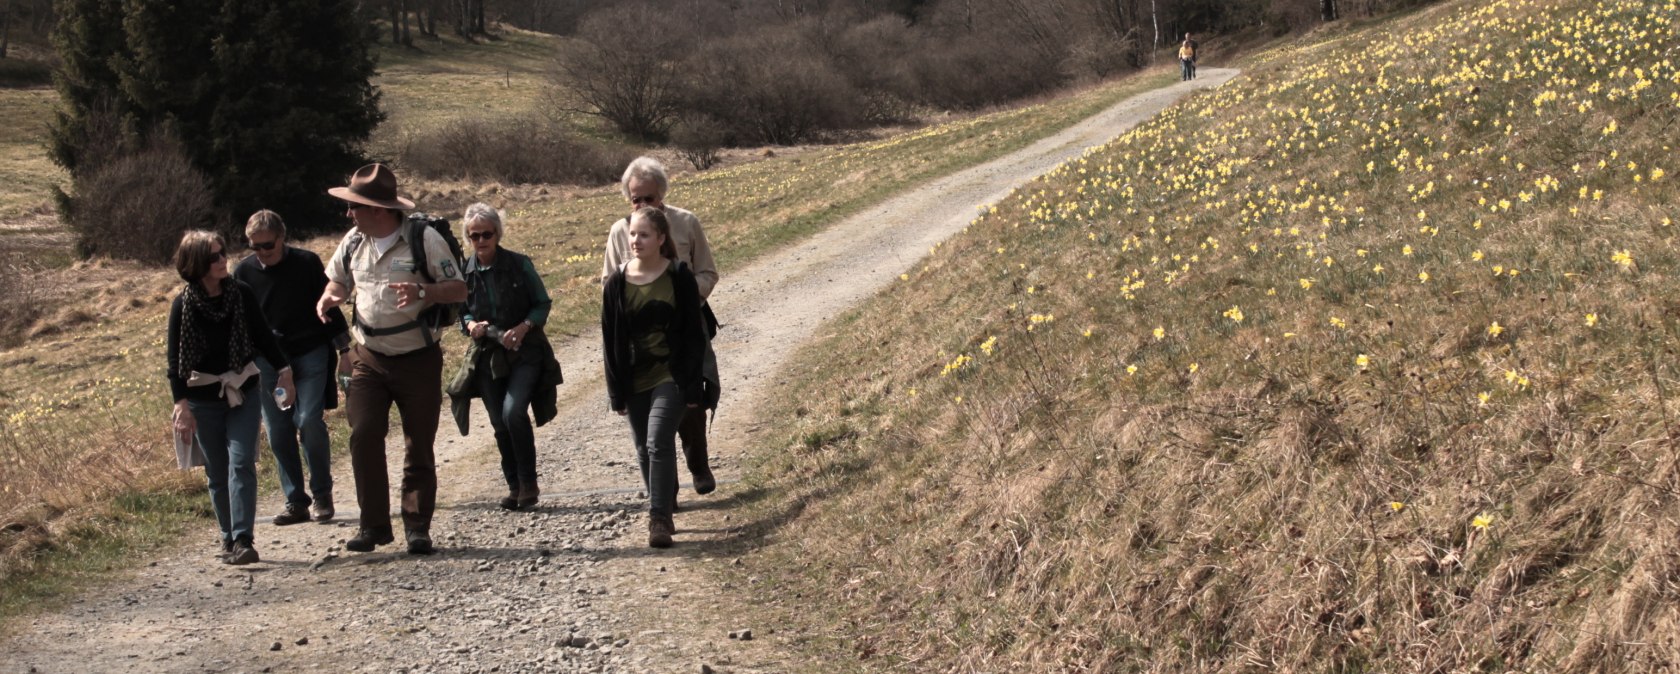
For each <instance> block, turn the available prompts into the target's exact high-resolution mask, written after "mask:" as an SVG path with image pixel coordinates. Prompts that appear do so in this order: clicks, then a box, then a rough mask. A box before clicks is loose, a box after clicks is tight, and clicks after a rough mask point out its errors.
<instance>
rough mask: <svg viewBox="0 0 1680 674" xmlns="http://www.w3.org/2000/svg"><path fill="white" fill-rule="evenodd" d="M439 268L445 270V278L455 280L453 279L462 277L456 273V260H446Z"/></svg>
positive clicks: (439, 264)
mask: <svg viewBox="0 0 1680 674" xmlns="http://www.w3.org/2000/svg"><path fill="white" fill-rule="evenodd" d="M438 266H439V267H441V268H442V269H443V278H445V279H453V278H458V277H460V274H456V273H455V261H454V260H444V261H442V262H440V263H438Z"/></svg>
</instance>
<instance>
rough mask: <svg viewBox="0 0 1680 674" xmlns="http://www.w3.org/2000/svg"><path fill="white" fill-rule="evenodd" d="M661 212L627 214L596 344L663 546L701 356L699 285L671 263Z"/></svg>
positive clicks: (696, 396)
mask: <svg viewBox="0 0 1680 674" xmlns="http://www.w3.org/2000/svg"><path fill="white" fill-rule="evenodd" d="M670 232H671V225H670V222H669V221H668V220H667V219H666V217H665V212H664V211H663V210H660V209H659V208H656V207H652V206H644V207H642V208H640V209H637V210H636V212H635V213H634V214H632V215H631V216H630V227H629V231H628V232H627V236H628V238H629V240H630V255H631V258H630V260H629V261H628V262H626V263H625V264H624V267H623V268H622V269H621V270H617V271H614V272H613V274H612V275H611V276H609V277H608V278H607V282H606V284H605V286H604V287H603V288H602V291H601V343H602V348H601V352H602V356H603V358H604V359H605V361H606V370H607V398H608V404H609V405H610V406H611V407H612V410H613V411H614V412H617V413H619V414H621V415H625V416H627V417H629V420H630V435H631V437H632V438H633V439H634V440H635V443H636V462H637V464H638V465H639V466H640V467H641V470H642V484H643V486H644V487H645V488H646V489H647V495H648V546H650V547H655V548H667V547H670V546H671V537H672V535H674V534H675V533H676V525H675V523H674V522H673V521H672V518H671V514H672V512H673V506H674V505H675V499H676V493H677V468H676V466H675V465H674V464H675V463H676V447H675V444H676V437H675V436H676V433H677V426H678V425H679V424H681V423H682V422H683V419H684V418H685V416H693V415H697V414H699V413H700V412H701V411H702V410H701V409H700V407H701V405H702V403H703V402H704V396H705V393H704V390H703V384H702V368H703V365H704V363H703V361H704V358H705V351H706V333H705V329H706V327H705V325H703V324H702V322H701V321H702V319H701V314H700V305H701V300H700V289H699V282H698V281H697V280H696V277H695V275H694V273H693V272H691V271H689V269H688V263H686V262H682V261H681V260H678V259H677V251H676V247H675V246H674V245H673V244H672V242H671V235H670Z"/></svg>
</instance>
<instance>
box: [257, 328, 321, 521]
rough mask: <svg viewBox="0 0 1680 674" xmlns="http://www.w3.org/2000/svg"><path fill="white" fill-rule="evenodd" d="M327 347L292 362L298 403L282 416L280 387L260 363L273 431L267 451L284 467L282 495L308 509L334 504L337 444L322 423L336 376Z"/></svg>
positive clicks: (274, 374)
mask: <svg viewBox="0 0 1680 674" xmlns="http://www.w3.org/2000/svg"><path fill="white" fill-rule="evenodd" d="M329 348H332V347H329V346H327V345H326V344H322V345H321V346H319V347H316V348H315V350H313V351H310V352H308V353H305V354H302V355H298V356H293V357H292V358H291V361H292V383H293V384H294V385H295V386H296V388H297V400H295V401H293V404H292V409H290V410H282V409H280V407H279V406H278V405H276V404H275V403H274V387H275V385H276V384H278V383H279V381H280V375H279V373H277V372H275V371H274V368H273V366H271V365H269V362H268V360H267V359H264V358H260V357H259V358H257V369H258V370H259V371H261V373H262V393H261V395H259V396H257V397H258V398H260V399H262V417H263V426H264V427H265V428H267V430H268V448H269V449H270V450H273V451H274V463H275V465H277V466H279V467H280V491H281V492H282V493H284V494H285V495H286V503H288V504H291V505H295V506H299V507H304V508H307V507H309V504H311V503H313V502H314V499H311V498H310V496H309V492H314V494H315V497H316V498H329V499H330V498H332V491H333V480H332V440H331V439H330V438H329V437H328V436H327V420H326V419H325V418H323V417H322V408H323V407H324V406H325V405H326V397H327V387H328V386H331V385H332V377H333V373H332V372H329V371H328V367H329V365H330V363H329V361H330V360H331V358H330V356H331V354H329V353H328V352H327V349H329ZM300 436H301V437H302V439H303V458H304V459H305V460H307V461H308V462H309V491H308V492H306V491H304V490H303V462H302V461H299V460H298V438H299V437H300Z"/></svg>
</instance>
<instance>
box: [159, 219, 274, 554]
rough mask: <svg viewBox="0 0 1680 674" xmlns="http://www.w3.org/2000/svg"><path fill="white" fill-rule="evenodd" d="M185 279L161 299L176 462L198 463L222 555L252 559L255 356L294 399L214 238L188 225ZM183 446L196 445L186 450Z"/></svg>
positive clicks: (180, 251) (180, 265)
mask: <svg viewBox="0 0 1680 674" xmlns="http://www.w3.org/2000/svg"><path fill="white" fill-rule="evenodd" d="M175 271H176V272H177V273H179V274H180V275H181V280H183V281H186V282H187V285H186V287H185V288H182V289H181V294H179V295H176V296H175V302H174V303H173V304H171V305H170V306H169V336H168V340H169V341H168V344H167V346H166V347H165V351H166V354H167V356H166V357H167V358H168V361H169V372H168V376H169V390H170V393H171V394H173V395H174V397H175V410H174V415H173V422H174V423H173V425H174V431H175V442H176V446H177V447H178V448H181V447H186V448H189V449H188V451H186V452H182V451H181V450H180V449H178V450H177V455H178V456H180V457H181V458H182V459H183V463H184V464H186V465H184V466H183V467H186V466H187V465H192V464H193V463H196V462H197V461H202V463H203V465H204V475H205V477H206V478H207V479H208V480H209V483H210V505H211V506H212V507H213V508H214V509H215V510H216V524H217V525H219V526H220V527H221V530H222V561H223V562H226V563H228V564H251V563H253V562H257V561H260V560H259V557H258V555H257V549H256V548H255V547H254V546H253V545H252V542H253V541H254V539H255V537H254V536H253V534H252V529H253V528H254V527H255V525H256V517H257V420H258V415H259V412H258V407H259V405H258V404H257V402H256V400H255V399H256V397H257V395H258V392H257V379H258V376H257V364H256V363H255V362H252V361H253V358H255V357H256V356H258V355H261V356H262V357H263V358H266V359H267V360H268V363H269V365H271V366H274V367H278V368H279V369H278V371H277V372H278V374H277V378H276V384H277V385H278V386H279V388H280V389H281V391H282V392H284V394H285V395H286V397H287V398H289V399H293V400H296V399H297V389H296V388H295V387H293V386H292V368H291V367H290V365H289V363H288V362H287V360H286V353H285V352H284V351H282V350H281V349H280V345H279V343H277V342H276V341H275V339H274V334H273V333H271V332H269V329H268V322H267V321H266V320H264V319H263V314H262V307H261V306H260V305H259V304H258V303H257V298H256V295H255V294H253V293H252V292H251V289H250V288H249V287H248V286H246V285H245V284H243V283H240V282H238V281H235V280H233V279H231V278H229V277H228V268H227V246H226V243H225V242H224V241H223V240H222V237H221V235H219V234H213V233H211V232H206V231H203V230H193V231H190V232H187V233H186V235H185V236H182V237H181V243H180V245H179V246H177V247H176V248H175ZM193 443H197V447H196V449H198V450H201V451H202V452H203V455H202V457H201V458H200V457H196V456H192V455H193V454H194V452H192V451H191V449H192V447H191V446H192V445H193Z"/></svg>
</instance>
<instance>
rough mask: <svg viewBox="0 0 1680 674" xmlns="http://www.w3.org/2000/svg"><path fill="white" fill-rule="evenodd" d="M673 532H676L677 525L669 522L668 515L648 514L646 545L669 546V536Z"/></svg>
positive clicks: (652, 546) (655, 546) (654, 546)
mask: <svg viewBox="0 0 1680 674" xmlns="http://www.w3.org/2000/svg"><path fill="white" fill-rule="evenodd" d="M675 533H677V527H676V525H675V524H674V523H672V522H671V518H670V517H669V516H666V517H657V516H654V515H649V516H648V547H650V548H668V547H671V536H672V535H673V534H675Z"/></svg>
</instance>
